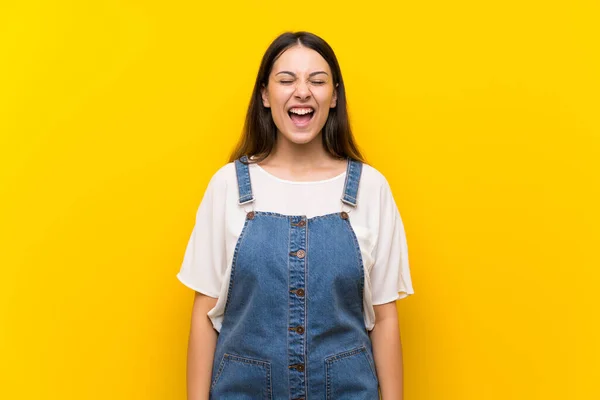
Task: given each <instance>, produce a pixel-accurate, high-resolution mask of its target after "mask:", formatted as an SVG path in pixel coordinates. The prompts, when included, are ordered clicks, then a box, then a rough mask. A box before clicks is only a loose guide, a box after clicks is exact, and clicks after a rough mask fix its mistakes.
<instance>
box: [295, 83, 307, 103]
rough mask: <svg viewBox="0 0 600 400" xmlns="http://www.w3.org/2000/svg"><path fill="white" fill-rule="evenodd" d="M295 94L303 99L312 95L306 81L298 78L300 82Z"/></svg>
mask: <svg viewBox="0 0 600 400" xmlns="http://www.w3.org/2000/svg"><path fill="white" fill-rule="evenodd" d="M294 96H295V97H297V98H299V99H303V100H304V99H307V98H309V97H310V89H309V88H308V85H307V84H306V82H303V81H302V80H298V83H297V84H296V90H295V91H294Z"/></svg>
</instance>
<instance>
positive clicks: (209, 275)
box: [177, 172, 227, 298]
mask: <svg viewBox="0 0 600 400" xmlns="http://www.w3.org/2000/svg"><path fill="white" fill-rule="evenodd" d="M226 183H227V182H226V181H225V179H223V178H222V177H221V176H220V174H219V172H217V173H216V174H214V175H213V177H212V178H211V180H210V181H209V183H208V185H207V187H206V190H205V192H204V196H203V198H202V201H201V202H200V206H199V207H198V210H197V212H196V222H195V225H194V228H193V230H192V233H191V235H190V238H189V241H188V243H187V247H186V250H185V254H184V256H183V262H182V265H181V269H180V271H179V273H178V274H177V278H178V279H179V280H180V281H181V283H183V284H184V285H185V286H187V287H189V288H190V289H193V290H195V291H197V292H200V293H203V294H205V295H207V296H210V297H215V298H218V297H219V293H220V291H221V285H222V284H223V276H224V273H225V267H226V264H227V263H226V257H227V255H226V246H225V197H226V189H227V185H226Z"/></svg>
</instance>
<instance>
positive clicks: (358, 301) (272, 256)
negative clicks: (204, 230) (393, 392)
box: [210, 157, 379, 400]
mask: <svg viewBox="0 0 600 400" xmlns="http://www.w3.org/2000/svg"><path fill="white" fill-rule="evenodd" d="M241 160H244V161H245V157H242V159H240V160H236V162H235V165H236V172H237V180H238V186H239V187H238V189H239V195H240V199H239V203H240V204H247V203H251V202H253V201H254V196H253V194H252V186H251V182H250V175H249V172H248V166H247V165H245V164H244V163H242V162H241ZM361 169H362V164H361V163H360V162H356V161H353V160H349V161H348V168H347V175H346V183H345V186H344V193H342V197H341V200H342V201H343V202H344V203H346V204H348V205H351V206H356V205H357V203H356V199H357V192H358V186H359V182H360V174H361ZM351 214H352V213H351V212H350V213H346V212H339V213H332V214H327V215H322V216H316V217H312V218H306V216H302V215H283V214H278V213H274V212H268V211H251V212H249V213H248V214H247V217H246V221H245V223H244V227H243V229H242V232H241V234H240V236H239V238H238V242H237V245H236V248H235V252H234V257H233V264H232V269H231V277H230V282H229V289H228V292H227V302H226V306H225V313H224V317H223V325H222V327H221V331H220V334H219V336H218V339H217V346H216V350H215V356H214V363H213V374H212V385H211V392H210V394H211V399H218V400H221V399H231V400H239V399H290V400H291V399H311V400H317V399H349V400H352V399H356V400H375V399H378V398H379V395H378V380H377V376H376V373H375V366H374V362H373V353H372V348H371V341H370V339H369V336H368V333H367V331H366V329H365V326H364V315H363V289H364V287H363V285H364V271H363V263H362V259H361V253H360V248H359V246H358V241H357V238H356V235H355V234H354V231H353V229H352V226H351V224H350V219H351V218H350V216H351Z"/></svg>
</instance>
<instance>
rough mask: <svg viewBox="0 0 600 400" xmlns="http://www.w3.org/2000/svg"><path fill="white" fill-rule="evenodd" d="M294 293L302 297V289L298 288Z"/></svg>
mask: <svg viewBox="0 0 600 400" xmlns="http://www.w3.org/2000/svg"><path fill="white" fill-rule="evenodd" d="M296 294H297V295H298V296H300V297H304V289H302V288H300V289H298V290H296Z"/></svg>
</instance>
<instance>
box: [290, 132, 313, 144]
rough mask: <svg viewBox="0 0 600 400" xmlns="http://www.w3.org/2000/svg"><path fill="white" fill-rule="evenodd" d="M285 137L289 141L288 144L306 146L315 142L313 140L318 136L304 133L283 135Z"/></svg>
mask: <svg viewBox="0 0 600 400" xmlns="http://www.w3.org/2000/svg"><path fill="white" fill-rule="evenodd" d="M284 136H285V137H286V139H287V140H289V141H290V142H292V143H294V144H307V143H310V142H312V141H313V140H315V138H316V137H317V136H318V135H316V134H314V133H312V132H306V133H304V132H303V133H297V132H294V133H287V134H285V135H284Z"/></svg>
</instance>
